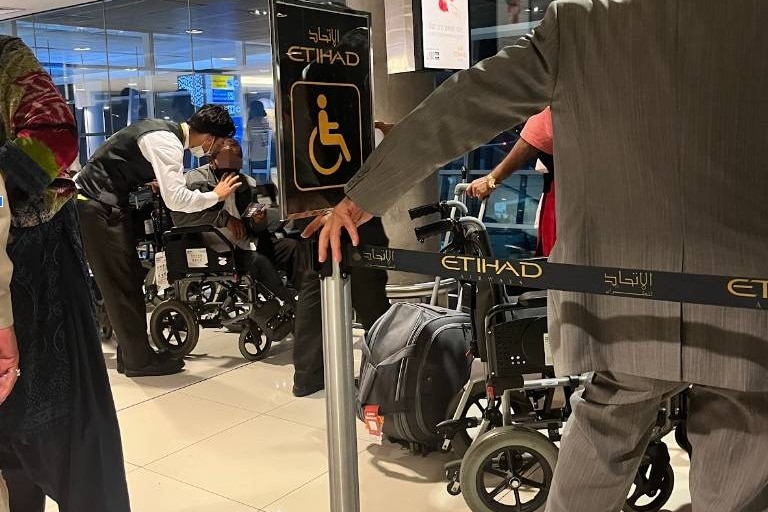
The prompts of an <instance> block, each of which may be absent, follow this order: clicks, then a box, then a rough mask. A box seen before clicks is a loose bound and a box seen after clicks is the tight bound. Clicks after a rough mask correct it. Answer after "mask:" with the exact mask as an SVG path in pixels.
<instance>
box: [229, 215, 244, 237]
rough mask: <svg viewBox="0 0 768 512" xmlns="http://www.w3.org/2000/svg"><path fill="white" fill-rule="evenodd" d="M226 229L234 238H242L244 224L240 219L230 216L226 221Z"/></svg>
mask: <svg viewBox="0 0 768 512" xmlns="http://www.w3.org/2000/svg"><path fill="white" fill-rule="evenodd" d="M227 229H229V231H230V232H231V233H232V236H234V237H235V240H242V239H243V238H245V224H244V223H243V221H241V220H240V219H236V218H235V217H230V218H229V220H228V221H227Z"/></svg>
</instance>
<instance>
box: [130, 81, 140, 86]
mask: <svg viewBox="0 0 768 512" xmlns="http://www.w3.org/2000/svg"><path fill="white" fill-rule="evenodd" d="M137 85H139V84H134V83H133V82H131V83H129V84H128V87H136V86H137Z"/></svg>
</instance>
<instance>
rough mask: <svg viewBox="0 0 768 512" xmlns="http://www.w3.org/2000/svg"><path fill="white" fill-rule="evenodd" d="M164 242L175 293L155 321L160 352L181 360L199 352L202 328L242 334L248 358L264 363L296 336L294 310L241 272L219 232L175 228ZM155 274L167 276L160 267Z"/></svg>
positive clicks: (241, 346)
mask: <svg viewBox="0 0 768 512" xmlns="http://www.w3.org/2000/svg"><path fill="white" fill-rule="evenodd" d="M163 238H164V248H165V251H164V254H165V265H166V269H165V272H167V281H168V284H169V285H170V287H171V288H170V289H169V290H166V291H165V296H166V297H169V298H167V299H166V300H163V301H162V302H160V303H159V304H158V305H157V306H156V307H155V309H154V310H153V312H152V316H151V318H150V333H151V336H152V340H153V342H154V343H155V345H156V346H157V347H158V348H159V349H160V350H163V351H167V352H169V353H170V354H171V355H172V356H173V357H178V358H181V357H184V356H186V355H188V354H190V353H191V352H192V351H193V350H194V349H195V347H196V346H197V343H198V340H199V337H200V327H203V328H229V329H230V330H233V331H239V332H240V335H239V343H238V346H239V349H240V353H241V354H242V355H243V357H244V358H245V359H247V360H249V361H259V360H261V359H264V358H265V357H267V355H268V353H269V350H270V348H271V346H272V343H273V342H274V341H280V340H282V339H284V338H285V337H286V336H288V335H289V334H290V333H291V332H292V331H293V322H294V313H293V311H292V309H291V308H290V306H289V305H288V304H284V303H282V302H281V301H280V300H279V299H278V298H277V297H276V296H275V294H274V293H272V291H270V290H269V289H268V288H267V287H265V286H264V285H262V284H261V283H259V282H256V281H254V280H252V279H251V278H250V277H249V276H248V275H247V273H245V272H242V271H241V269H239V268H238V267H237V265H236V263H235V252H234V251H235V248H234V246H233V245H232V244H231V243H230V242H229V240H228V239H227V238H226V237H225V236H224V235H223V234H222V233H221V232H220V231H219V230H218V229H216V228H215V227H212V226H192V227H174V228H171V230H170V231H168V232H166V233H165V235H164V237H163ZM156 272H157V274H162V273H164V272H163V270H162V269H161V268H160V267H159V266H158V269H157V271H156ZM158 278H159V279H158V280H160V279H161V276H159V275H158Z"/></svg>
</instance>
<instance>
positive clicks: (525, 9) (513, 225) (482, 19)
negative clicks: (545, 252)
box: [438, 0, 552, 258]
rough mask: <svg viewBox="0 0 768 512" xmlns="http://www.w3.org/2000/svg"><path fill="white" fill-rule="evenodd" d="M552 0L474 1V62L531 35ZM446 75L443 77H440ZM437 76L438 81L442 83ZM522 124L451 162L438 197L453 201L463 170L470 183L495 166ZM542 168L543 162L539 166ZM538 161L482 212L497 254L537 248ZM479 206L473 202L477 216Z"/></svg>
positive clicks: (520, 254)
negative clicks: (466, 172)
mask: <svg viewBox="0 0 768 512" xmlns="http://www.w3.org/2000/svg"><path fill="white" fill-rule="evenodd" d="M551 2H552V0H470V2H469V6H470V28H471V41H472V46H471V49H472V61H473V63H477V62H479V61H481V60H483V59H485V58H488V57H491V56H493V55H495V54H496V53H497V52H498V51H499V50H500V49H501V48H503V47H504V46H507V45H509V44H512V43H514V42H515V41H516V40H517V39H518V38H519V37H521V36H523V35H525V34H527V33H529V32H530V31H531V30H532V29H533V28H535V27H536V25H538V24H539V23H540V22H541V20H542V19H543V17H544V13H545V12H546V9H547V7H548V6H549V4H550V3H551ZM445 78H448V76H447V75H446V76H442V77H440V80H442V79H445ZM440 80H438V81H440ZM521 128H522V126H518V127H515V128H514V129H512V130H509V131H508V132H504V133H501V134H499V135H498V136H497V137H495V138H494V139H493V140H491V141H488V143H487V144H486V145H485V146H483V147H481V148H478V149H477V150H475V151H472V152H471V153H469V154H468V155H465V156H464V157H463V158H461V159H460V160H458V161H456V162H453V163H451V164H449V165H447V166H446V167H445V168H444V169H443V170H442V171H441V172H440V176H441V179H440V195H441V198H442V199H448V198H451V199H452V195H453V189H454V187H455V185H456V184H457V183H459V182H460V181H461V179H462V173H461V169H462V168H465V169H467V171H468V177H467V179H468V180H469V181H472V180H473V179H475V178H478V177H480V176H485V175H486V174H488V173H489V172H490V171H492V170H493V169H494V167H496V166H497V165H498V164H499V163H501V161H502V160H503V159H504V157H505V156H506V155H507V153H509V151H510V150H511V149H512V147H513V146H514V145H515V143H516V142H517V140H518V138H519V137H520V130H521ZM538 167H539V168H541V167H542V166H541V165H539V166H538ZM536 168H537V162H536V161H532V162H528V164H527V165H525V166H524V167H523V169H521V170H520V171H518V172H516V173H514V174H513V175H512V176H510V177H509V178H508V179H507V180H505V181H504V183H502V184H500V185H499V187H498V189H497V190H496V192H494V193H493V195H491V197H490V198H489V200H488V204H487V207H486V210H485V215H484V216H483V219H482V220H483V222H484V223H485V224H486V226H487V228H488V231H489V233H490V235H491V242H492V244H493V250H494V254H495V255H497V256H499V257H509V258H524V257H531V256H533V255H534V252H535V250H536V243H537V240H538V237H537V226H536V213H537V211H538V207H539V201H540V198H541V193H542V191H543V188H544V179H543V177H542V175H541V174H540V173H539V172H537V171H535V169H536ZM479 209H480V205H479V204H478V203H474V204H470V212H471V213H473V214H475V215H476V214H477V213H478V212H479Z"/></svg>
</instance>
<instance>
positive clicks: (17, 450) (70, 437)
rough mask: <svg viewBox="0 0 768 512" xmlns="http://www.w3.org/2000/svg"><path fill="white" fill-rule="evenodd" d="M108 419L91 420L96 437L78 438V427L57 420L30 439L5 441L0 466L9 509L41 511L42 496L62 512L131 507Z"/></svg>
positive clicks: (121, 511)
mask: <svg viewBox="0 0 768 512" xmlns="http://www.w3.org/2000/svg"><path fill="white" fill-rule="evenodd" d="M112 419H114V417H113V418H106V419H101V418H91V419H90V423H91V425H90V426H89V428H90V429H93V428H94V427H95V428H96V429H97V430H99V432H100V433H99V435H98V436H95V435H92V434H91V435H87V436H84V437H81V436H82V434H81V433H80V432H77V431H78V430H79V429H77V428H74V427H73V426H70V425H61V426H58V427H55V428H53V429H51V430H50V431H48V432H46V433H45V434H44V435H41V436H39V437H37V438H35V439H34V440H31V441H29V442H21V441H19V442H16V443H13V444H12V445H4V446H3V447H2V449H0V468H2V472H3V478H4V479H5V481H6V484H7V486H8V494H9V496H10V505H11V512H43V511H44V510H45V497H46V496H50V497H51V499H53V500H54V501H56V503H57V504H58V505H59V511H60V512H130V505H129V499H128V489H127V487H126V485H125V467H124V466H123V455H122V452H121V447H120V443H119V440H120V432H119V430H118V426H117V421H116V420H115V421H114V422H113V421H111V420H112ZM108 431H110V432H111V435H107V434H106V432H108ZM113 439H117V440H118V443H113V442H111V441H112V440H113Z"/></svg>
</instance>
